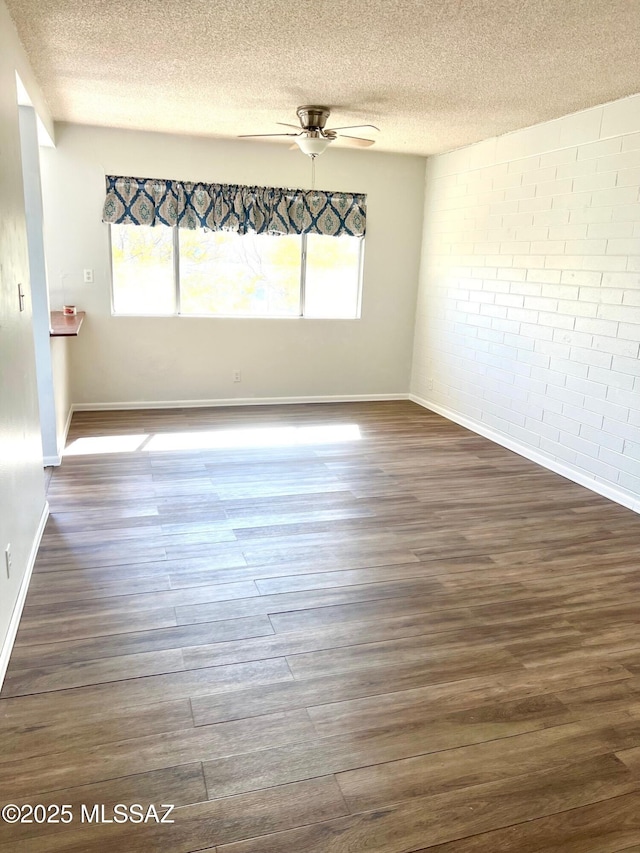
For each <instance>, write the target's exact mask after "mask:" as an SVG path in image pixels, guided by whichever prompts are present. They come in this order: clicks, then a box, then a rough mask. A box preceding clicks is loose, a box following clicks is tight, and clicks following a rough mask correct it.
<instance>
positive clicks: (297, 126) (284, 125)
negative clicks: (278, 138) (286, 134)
mask: <svg viewBox="0 0 640 853" xmlns="http://www.w3.org/2000/svg"><path fill="white" fill-rule="evenodd" d="M276 124H279V125H280V127H292V128H293V129H294V130H300V125H299V124H287V122H286V121H277V122H276Z"/></svg>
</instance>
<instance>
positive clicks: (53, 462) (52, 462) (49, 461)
mask: <svg viewBox="0 0 640 853" xmlns="http://www.w3.org/2000/svg"><path fill="white" fill-rule="evenodd" d="M42 464H43V465H44V467H45V468H49V467H50V466H53V467H54V468H56V467H57V466H58V465H61V464H62V456H60V455H59V454H58V455H57V456H43V457H42Z"/></svg>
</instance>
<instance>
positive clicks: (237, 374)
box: [233, 370, 242, 382]
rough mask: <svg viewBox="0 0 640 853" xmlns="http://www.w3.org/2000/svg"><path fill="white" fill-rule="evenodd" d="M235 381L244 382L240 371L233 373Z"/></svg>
mask: <svg viewBox="0 0 640 853" xmlns="http://www.w3.org/2000/svg"><path fill="white" fill-rule="evenodd" d="M233 381H234V382H242V373H240V371H239V370H234V371H233Z"/></svg>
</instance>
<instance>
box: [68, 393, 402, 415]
mask: <svg viewBox="0 0 640 853" xmlns="http://www.w3.org/2000/svg"><path fill="white" fill-rule="evenodd" d="M407 399H408V396H407V394H406V393H402V394H331V395H327V396H317V397H228V398H224V399H217V400H140V401H138V400H135V401H131V400H130V401H127V402H120V403H74V404H73V406H72V407H71V410H72V413H73V412H109V411H118V410H120V411H122V410H124V411H127V410H130V409H198V408H216V407H224V406H282V405H295V404H301V403H376V402H382V401H384V400H407Z"/></svg>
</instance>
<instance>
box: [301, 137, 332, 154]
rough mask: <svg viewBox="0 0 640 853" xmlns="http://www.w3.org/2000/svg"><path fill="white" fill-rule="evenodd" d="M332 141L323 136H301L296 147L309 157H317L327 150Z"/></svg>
mask: <svg viewBox="0 0 640 853" xmlns="http://www.w3.org/2000/svg"><path fill="white" fill-rule="evenodd" d="M331 141H332V140H331V139H326V138H325V137H323V136H299V137H298V138H297V139H296V145H297V146H298V148H299V149H300V150H301V151H302V153H303V154H306V155H307V156H308V157H317V156H318V154H322V153H323V152H324V151H326V150H327V148H328V147H329V143H330V142H331Z"/></svg>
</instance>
